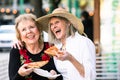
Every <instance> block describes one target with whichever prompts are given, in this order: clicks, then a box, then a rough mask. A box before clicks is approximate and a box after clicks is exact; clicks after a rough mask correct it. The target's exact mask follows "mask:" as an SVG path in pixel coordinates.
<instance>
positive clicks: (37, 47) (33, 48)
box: [26, 43, 43, 54]
mask: <svg viewBox="0 0 120 80" xmlns="http://www.w3.org/2000/svg"><path fill="white" fill-rule="evenodd" d="M26 48H27V50H28V51H29V52H30V53H31V54H38V53H39V52H40V51H42V49H43V43H42V44H41V45H40V43H36V44H30V45H28V46H26Z"/></svg>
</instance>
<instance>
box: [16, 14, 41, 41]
mask: <svg viewBox="0 0 120 80" xmlns="http://www.w3.org/2000/svg"><path fill="white" fill-rule="evenodd" d="M36 18H37V17H36V16H35V15H34V14H31V13H29V14H21V15H19V16H18V17H17V18H16V19H15V30H16V37H17V39H18V40H20V41H21V38H20V33H19V30H18V25H19V23H20V22H21V21H23V20H30V21H33V22H34V23H35V25H36V26H37V29H38V31H39V32H40V33H41V32H42V28H41V27H39V26H40V24H39V23H37V22H36ZM42 41H43V38H42V36H41V35H40V38H39V42H42ZM21 42H22V41H21Z"/></svg>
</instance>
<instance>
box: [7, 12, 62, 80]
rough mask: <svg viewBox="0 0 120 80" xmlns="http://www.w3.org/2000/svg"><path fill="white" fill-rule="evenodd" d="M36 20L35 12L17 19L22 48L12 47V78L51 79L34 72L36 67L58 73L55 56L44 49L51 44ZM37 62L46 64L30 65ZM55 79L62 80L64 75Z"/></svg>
mask: <svg viewBox="0 0 120 80" xmlns="http://www.w3.org/2000/svg"><path fill="white" fill-rule="evenodd" d="M35 20H36V16H35V15H33V14H22V15H19V16H18V17H17V18H16V19H15V29H16V36H17V39H18V40H19V41H20V42H22V43H21V44H22V48H21V49H18V48H12V49H11V51H10V58H9V79H10V80H49V78H47V77H45V76H42V75H38V74H36V73H34V72H33V71H34V70H35V68H36V67H37V68H39V67H40V68H41V69H42V70H47V71H48V72H51V74H57V73H58V71H57V70H56V67H55V65H54V61H53V58H52V57H50V56H48V55H47V54H46V53H44V50H46V49H47V48H49V44H48V42H44V40H43V38H44V36H43V29H42V28H41V26H40V25H39V24H38V23H37V22H36V21H35ZM35 62H37V63H39V62H44V65H42V63H41V64H37V63H36V66H35V68H34V65H33V67H30V64H31V63H33V64H34V63H35ZM39 65H42V66H39ZM54 80H62V76H59V77H57V78H54Z"/></svg>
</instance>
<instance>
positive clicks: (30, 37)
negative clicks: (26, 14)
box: [18, 20, 40, 44]
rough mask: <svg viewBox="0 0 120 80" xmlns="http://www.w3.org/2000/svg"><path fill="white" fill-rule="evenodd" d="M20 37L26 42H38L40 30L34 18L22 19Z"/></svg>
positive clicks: (19, 29) (19, 27)
mask: <svg viewBox="0 0 120 80" xmlns="http://www.w3.org/2000/svg"><path fill="white" fill-rule="evenodd" d="M18 31H19V34H20V38H21V40H22V41H23V42H25V44H35V43H37V42H38V39H39V36H40V32H39V30H38V28H37V26H36V25H35V23H34V22H33V21H32V20H22V21H21V22H20V23H19V24H18Z"/></svg>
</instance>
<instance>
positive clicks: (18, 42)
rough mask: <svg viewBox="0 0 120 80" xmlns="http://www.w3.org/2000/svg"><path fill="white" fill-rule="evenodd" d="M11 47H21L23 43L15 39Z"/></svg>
mask: <svg viewBox="0 0 120 80" xmlns="http://www.w3.org/2000/svg"><path fill="white" fill-rule="evenodd" d="M13 47H14V48H18V49H21V48H22V47H23V45H22V42H21V41H19V40H18V41H15V42H14V43H13Z"/></svg>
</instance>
